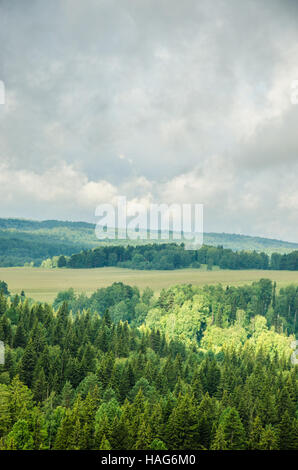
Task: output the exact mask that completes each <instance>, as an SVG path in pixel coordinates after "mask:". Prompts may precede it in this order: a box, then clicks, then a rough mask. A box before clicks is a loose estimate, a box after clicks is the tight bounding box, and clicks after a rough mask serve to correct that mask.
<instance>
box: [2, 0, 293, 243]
mask: <svg viewBox="0 0 298 470" xmlns="http://www.w3.org/2000/svg"><path fill="white" fill-rule="evenodd" d="M297 22H298V9H297V6H295V3H294V2H290V1H288V2H285V1H282V0H273V1H271V2H270V5H269V4H268V2H265V1H263V2H260V1H256V0H255V1H250V2H241V3H240V2H239V1H236V0H232V1H229V2H223V1H220V0H216V1H213V2H210V1H207V0H202V1H200V2H198V1H196V0H186V1H185V2H181V1H180V0H160V1H158V2H157V1H154V0H122V1H121V2H119V1H116V0H101V1H98V0H97V1H95V0H86V1H84V2H82V1H79V0H59V1H58V0H52V1H51V2H45V1H34V0H30V1H28V2H24V1H21V0H15V1H14V2H11V1H8V0H2V1H1V2H0V41H1V45H2V47H1V49H0V79H2V80H4V81H5V84H6V88H7V97H8V104H7V106H6V107H5V109H4V108H1V106H0V162H2V163H5V165H6V166H7V165H8V167H9V168H10V169H11V171H12V172H21V171H23V170H26V171H28V172H29V173H30V174H33V173H34V174H37V175H39V176H40V178H43V175H44V174H46V172H47V171H48V170H50V169H51V168H59V165H61V164H65V165H68V166H72V167H73V168H75V169H76V171H78V172H79V173H80V174H81V175H85V177H86V179H87V180H88V181H90V182H98V181H102V180H105V181H108V182H110V183H111V184H112V185H114V186H115V187H118V190H119V191H120V190H121V188H128V187H129V194H130V197H133V196H134V194H133V187H134V186H133V185H134V183H133V182H134V181H135V180H136V178H138V177H143V178H144V179H145V180H146V181H149V182H150V184H151V192H152V197H153V198H155V199H156V200H159V199H162V198H164V197H165V194H169V190H168V188H169V187H170V186H171V187H173V185H175V184H176V183H177V181H178V180H177V178H178V179H179V178H182V176H183V175H190V174H193V175H194V178H193V182H192V185H193V186H192V187H193V188H194V189H193V192H192V197H193V198H195V197H200V198H201V199H200V201H199V202H203V203H204V194H202V191H201V189H200V188H198V190H197V191H196V190H195V185H196V181H197V184H198V185H201V186H202V187H204V188H206V189H205V194H206V197H205V199H206V208H205V214H206V216H205V217H206V222H207V227H206V228H207V229H208V226H209V228H210V229H212V230H217V231H222V230H225V231H227V232H230V231H242V232H244V231H246V232H248V233H255V232H256V231H259V232H262V231H263V232H264V233H265V232H266V233H267V231H268V227H269V226H270V227H271V228H269V233H268V235H270V233H271V232H270V230H272V236H275V237H278V236H279V233H280V234H283V236H285V237H287V238H289V237H291V238H293V230H294V225H293V211H294V210H295V209H294V206H293V202H292V206H291V207H292V208H291V214H290V215H289V214H288V212H287V211H285V209H279V210H278V214H277V213H276V218H277V221H276V223H274V224H272V225H270V223H269V222H270V221H268V220H267V214H268V209H269V208H271V207H272V201H273V200H277V201H278V200H279V199H280V198H281V197H282V194H280V195H276V194H275V193H276V191H277V192H278V191H279V188H278V186H277V187H276V171H277V170H276V167H277V166H282V164H281V162H284V161H285V160H286V161H287V165H288V166H291V165H292V166H293V168H296V167H295V162H296V155H297V138H296V134H297V132H296V125H297V112H298V107H296V108H295V107H289V106H286V107H285V108H283V102H282V101H279V95H278V92H275V89H276V90H279V87H280V86H281V87H284V86H285V85H284V83H283V81H282V80H284V78H283V79H282V78H280V77H282V71H283V70H288V73H289V76H288V80H289V84H290V81H291V80H292V79H294V78H298V77H294V76H293V77H291V74H292V73H294V72H295V64H294V63H293V64H292V62H291V57H292V56H291V57H290V58H289V51H290V50H291V51H292V54H293V57H295V51H296V50H297V49H295V47H296V44H297V40H298V28H297V26H298V25H297ZM296 57H297V56H296ZM272 90H273V91H274V93H275V94H274V93H273V95H274V96H273V98H272ZM283 90H284V89H283ZM270 93H271V94H270ZM276 93H277V98H276ZM272 100H273V101H272ZM274 100H275V101H274ZM279 111H280V112H279ZM278 112H279V114H278ZM276 113H277V114H278V116H276ZM120 156H122V157H121V158H120ZM215 157H216V158H217V159H218V160H217V161H218V162H223V167H221V169H220V171H219V172H218V174H215V173H216V170H214V171H213V173H212V171H211V170H212V168H213V167H212V162H213V161H214V158H215ZM225 162H226V165H225V164H224V163H225ZM196 171H197V172H198V174H199V175H203V176H202V177H198V178H197V179H196V177H195V175H196ZM225 171H226V172H227V177H226V176H225ZM281 171H282V175H283V176H284V180H286V176H287V171H288V168H284V169H283V170H279V176H281ZM220 173H221V174H222V177H221V175H220ZM13 174H16V173H13ZM228 174H231V175H232V178H228ZM34 178H35V177H34ZM212 179H215V180H216V182H217V185H218V187H216V186H215V185H213V181H212ZM208 181H209V182H210V183H209V186H212V188H213V189H212V192H210V191H209V192H208ZM227 181H229V187H226V185H227ZM249 181H258V183H256V191H255V192H256V193H257V196H258V197H257V198H255V199H254V203H252V196H250V199H249V201H250V202H249V201H248V196H247V195H245V191H247V183H248V182H249ZM175 182H176V183H175ZM213 186H214V187H213ZM262 186H263V187H264V188H269V189H268V190H267V189H266V191H264V192H263V196H262V190H261V188H262ZM270 187H271V190H270ZM245 188H246V189H245ZM273 188H274V197H273V193H272V191H273ZM171 191H173V192H174V193H175V188H174V189H171ZM280 191H281V189H280ZM147 193H148V187H147V186H146V185H145V187H144V188H143V194H144V196H146V195H147ZM249 193H250V194H251V193H253V188H251V187H249ZM223 194H227V196H226V206H225V208H224V210H223V208H222V205H221V204H222V198H223ZM135 195H136V196H137V197H141V196H142V185H141V186H140V185H139V186H138V187H137V188H135ZM186 196H187V197H191V196H189V195H185V197H186ZM20 199H22V201H20ZM233 200H234V201H237V204H235V207H237V210H236V208H235V207H234V208H233V203H232V201H233ZM26 201H27V204H28V205H30V207H32V211H31V209H30V207H29V206H26ZM20 202H21V203H22V207H23V209H22V210H23V212H24V216H25V215H26V216H30V213H32V216H38V215H39V214H40V215H41V216H42V215H43V214H47V213H48V214H51V217H55V204H54V203H53V207H52V206H51V204H52V203H51V202H49V201H43V202H42V203H41V202H40V201H36V209H34V211H33V205H34V204H33V202H32V197H31V196H30V198H29V199H26V197H25V195H24V194H23V195H21V194H20V195H18V194H17V193H16V194H15V196H14V197H12V200H11V202H10V205H9V207H10V215H12V216H13V215H18V216H20V213H19V212H20ZM182 202H183V201H182ZM194 202H196V201H195V200H194ZM240 202H241V204H242V206H240V205H239V204H240ZM25 206H26V207H25ZM92 209H93V208H92V207H91V206H90V208H89V209H88V210H87V209H86V208H84V207H78V206H77V207H72V206H71V205H69V204H68V202H67V200H65V201H64V206H63V201H60V204H59V211H60V212H59V213H57V217H67V216H68V217H70V218H78V217H81V218H84V219H86V218H88V217H89V216H90V213H91V211H92ZM30 211H31V212H30ZM84 211H85V212H84ZM262 213H264V214H266V217H265V216H264V217H263V218H262V217H260V215H259V214H262ZM63 214H64V215H63ZM2 215H4V213H3V214H2ZM6 215H7V214H6ZM262 220H263V222H262ZM278 220H279V221H280V222H278ZM287 226H288V228H287V229H285V227H287ZM295 236H296V235H295ZM297 237H298V234H297Z"/></svg>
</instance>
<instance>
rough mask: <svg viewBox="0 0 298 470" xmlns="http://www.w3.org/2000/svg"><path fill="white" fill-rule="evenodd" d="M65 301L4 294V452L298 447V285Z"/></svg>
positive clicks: (118, 287)
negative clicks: (297, 344)
mask: <svg viewBox="0 0 298 470" xmlns="http://www.w3.org/2000/svg"><path fill="white" fill-rule="evenodd" d="M62 294H63V293H62ZM62 297H63V295H60V297H59V298H57V302H56V304H57V305H56V306H54V309H53V308H52V307H51V306H49V305H48V304H40V303H39V304H36V305H34V304H33V305H31V304H30V302H28V301H27V300H26V298H25V297H24V296H21V297H19V296H13V297H11V298H9V297H8V296H7V295H4V294H3V293H2V292H0V339H1V340H2V341H3V342H4V344H5V363H4V365H1V364H0V405H1V407H0V409H1V414H0V450H52V449H53V450H71V449H73V450H74V449H77V450H79V449H82V450H140V449H141V450H147V449H148V450H190V449H191V450H208V449H211V450H244V449H247V450H278V449H281V450H290V449H291V450H295V449H297V448H298V445H297V439H298V432H297V431H298V419H297V409H298V408H297V367H295V366H294V364H293V362H292V361H291V357H292V354H293V349H292V347H291V343H292V341H293V340H294V336H293V335H292V336H288V334H289V333H293V332H294V329H295V326H296V322H295V317H296V311H295V302H296V301H297V288H296V287H295V286H288V287H287V288H285V289H282V290H281V291H280V292H279V293H277V292H276V289H275V285H274V284H272V283H271V281H268V280H266V279H262V280H261V281H259V282H258V283H254V284H253V285H251V286H242V287H238V288H233V287H232V288H229V289H226V288H223V287H221V286H205V287H204V288H197V287H192V286H191V285H184V286H176V287H171V288H170V289H168V290H163V291H162V292H161V293H160V295H159V296H158V298H155V297H154V296H153V292H151V291H150V289H145V290H144V292H143V293H142V294H141V293H140V292H139V291H138V289H137V288H132V287H130V286H126V285H123V284H121V283H117V284H113V285H112V286H109V287H108V288H106V289H100V290H99V291H97V292H95V293H94V294H93V295H92V296H91V297H90V298H86V297H84V296H83V298H76V297H75V296H72V298H70V297H69V298H68V300H70V301H71V304H70V305H69V306H68V304H67V303H66V302H63V300H62ZM64 298H65V293H64ZM296 305H297V303H296ZM85 306H88V310H86V309H84V307H85ZM69 307H71V308H72V310H73V312H70V310H69ZM75 307H77V308H76V312H75V314H74V308H75ZM174 319H175V320H174Z"/></svg>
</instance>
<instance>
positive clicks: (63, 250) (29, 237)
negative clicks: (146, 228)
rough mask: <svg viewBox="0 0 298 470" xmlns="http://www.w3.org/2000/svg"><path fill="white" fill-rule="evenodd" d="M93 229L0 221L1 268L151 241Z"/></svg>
mask: <svg viewBox="0 0 298 470" xmlns="http://www.w3.org/2000/svg"><path fill="white" fill-rule="evenodd" d="M94 229H95V225H94V224H91V223H88V222H71V221H60V220H45V221H35V220H23V219H0V265H1V266H22V265H24V264H25V263H31V262H33V263H34V264H35V265H39V264H40V263H41V262H42V260H44V259H45V258H48V257H52V256H56V255H60V254H64V255H71V254H73V253H76V252H79V251H80V250H82V249H88V248H93V247H96V246H99V245H102V244H103V243H109V244H110V243H112V244H143V243H152V242H154V240H152V239H150V237H149V236H148V239H147V240H144V239H142V240H129V239H128V240H105V241H102V240H98V239H97V238H96V235H95V230H94ZM148 235H149V234H148ZM161 241H164V240H161ZM155 242H156V241H155ZM157 242H158V240H157ZM204 244H206V245H211V246H218V245H222V246H223V247H224V248H230V249H232V250H234V251H239V250H256V251H263V252H265V253H268V254H271V253H273V252H277V253H288V252H290V251H293V250H296V249H298V243H291V242H286V241H282V240H274V239H269V238H261V237H251V236H247V235H239V234H228V233H205V234H204Z"/></svg>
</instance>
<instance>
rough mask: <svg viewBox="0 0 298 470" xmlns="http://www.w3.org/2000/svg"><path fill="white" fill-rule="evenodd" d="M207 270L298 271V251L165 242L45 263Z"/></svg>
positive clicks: (106, 248)
mask: <svg viewBox="0 0 298 470" xmlns="http://www.w3.org/2000/svg"><path fill="white" fill-rule="evenodd" d="M201 265H206V266H207V269H212V268H213V266H218V267H220V268H221V269H264V270H267V269H276V270H291V271H297V270H298V251H293V252H291V253H288V254H280V253H273V254H272V255H271V256H269V255H267V254H266V253H263V252H261V253H258V252H257V251H238V252H237V251H236V252H235V251H232V250H231V249H226V248H223V247H222V246H218V247H213V246H205V245H204V246H202V247H201V248H200V249H198V250H185V249H184V244H183V243H182V244H177V243H161V244H146V245H137V246H121V245H116V246H102V247H99V248H94V249H90V250H83V251H81V252H80V253H75V254H72V255H71V256H64V255H61V256H59V257H58V256H57V257H55V258H53V259H48V260H46V261H44V263H43V266H46V267H58V268H63V267H66V268H99V267H104V266H118V267H122V268H131V269H157V270H171V269H181V268H200V267H201Z"/></svg>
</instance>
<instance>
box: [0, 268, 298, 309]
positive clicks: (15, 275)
mask: <svg viewBox="0 0 298 470" xmlns="http://www.w3.org/2000/svg"><path fill="white" fill-rule="evenodd" d="M260 278H267V279H272V280H274V281H276V282H277V285H278V287H283V286H285V285H287V284H291V283H294V284H298V272H297V271H296V272H295V271H262V270H243V271H233V270H219V269H217V270H214V271H207V270H206V269H204V268H203V269H180V270H175V271H137V270H133V269H123V268H114V267H110V268H108V267H105V268H95V269H45V268H27V267H18V268H0V280H3V281H5V282H7V284H8V287H9V289H10V291H11V292H12V293H20V292H21V290H22V289H23V290H24V291H25V293H26V295H27V296H28V297H32V298H33V299H35V300H40V301H45V302H51V301H53V300H54V298H55V297H56V295H57V292H59V291H61V290H65V289H68V288H70V287H73V288H74V290H75V291H76V292H86V293H87V294H91V293H92V292H94V291H95V290H96V289H98V288H99V287H106V286H108V285H110V284H112V283H113V282H119V281H121V282H123V283H126V284H129V285H132V286H138V287H139V288H140V289H141V290H142V289H143V288H144V287H146V286H149V287H151V288H152V289H153V290H154V291H155V292H156V293H158V292H159V291H160V290H161V289H162V288H167V287H170V286H172V285H175V284H187V283H190V284H193V285H204V284H217V283H222V284H224V285H227V284H229V285H241V284H246V283H251V282H253V281H256V280H258V279H260Z"/></svg>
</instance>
